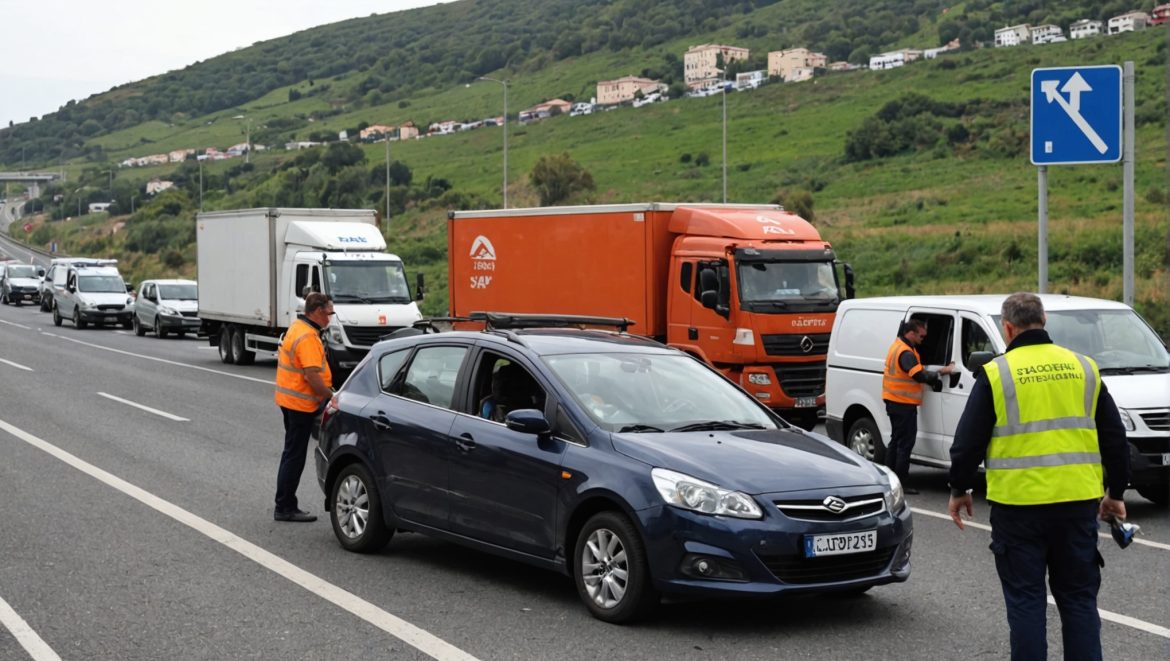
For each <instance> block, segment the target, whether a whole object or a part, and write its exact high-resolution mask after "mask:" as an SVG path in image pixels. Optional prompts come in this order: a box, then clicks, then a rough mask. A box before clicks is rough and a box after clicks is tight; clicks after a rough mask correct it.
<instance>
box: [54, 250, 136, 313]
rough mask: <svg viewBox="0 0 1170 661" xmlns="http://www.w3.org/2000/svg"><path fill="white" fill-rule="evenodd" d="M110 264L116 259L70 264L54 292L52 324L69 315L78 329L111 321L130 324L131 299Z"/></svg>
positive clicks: (115, 269)
mask: <svg viewBox="0 0 1170 661" xmlns="http://www.w3.org/2000/svg"><path fill="white" fill-rule="evenodd" d="M114 264H117V260H112V259H108V260H99V261H98V262H96V263H94V262H83V263H79V264H70V265H69V269H68V270H67V271H66V272H65V274H64V276H65V285H64V288H63V289H62V290H61V291H59V292H57V293H56V294H55V295H54V298H55V300H54V303H53V324H54V325H56V326H60V325H61V322H62V321H64V320H65V319H69V320H71V321H72V322H73V325H74V326H76V327H77V328H79V329H81V328H85V327H87V326H89V325H90V324H94V325H99V326H100V325H102V324H114V323H117V324H121V325H122V328H126V329H130V328H132V327H133V326H132V320H131V315H132V314H133V307H132V305H133V303H134V299H132V298H130V296H129V293H128V292H127V288H126V283H125V282H124V281H123V280H122V274H121V273H119V272H118V267H116V266H114Z"/></svg>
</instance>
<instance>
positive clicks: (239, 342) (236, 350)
mask: <svg viewBox="0 0 1170 661" xmlns="http://www.w3.org/2000/svg"><path fill="white" fill-rule="evenodd" d="M232 354H234V355H235V357H236V364H237V365H251V364H252V363H254V362H256V352H255V351H248V349H247V348H246V347H245V346H244V329H243V328H236V329H234V330H233V331H232Z"/></svg>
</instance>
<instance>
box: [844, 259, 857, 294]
mask: <svg viewBox="0 0 1170 661" xmlns="http://www.w3.org/2000/svg"><path fill="white" fill-rule="evenodd" d="M856 296H857V290H856V289H855V288H854V286H853V267H852V266H850V265H849V264H848V263H846V264H845V298H854V297H856Z"/></svg>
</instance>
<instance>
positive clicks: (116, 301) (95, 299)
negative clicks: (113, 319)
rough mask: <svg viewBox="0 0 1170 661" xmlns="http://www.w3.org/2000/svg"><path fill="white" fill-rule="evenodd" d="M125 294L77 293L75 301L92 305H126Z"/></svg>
mask: <svg viewBox="0 0 1170 661" xmlns="http://www.w3.org/2000/svg"><path fill="white" fill-rule="evenodd" d="M127 298H129V296H127V295H126V294H119V293H116V292H96V291H95V292H84V291H83V292H77V300H79V301H84V302H86V303H91V304H93V305H126V299H127Z"/></svg>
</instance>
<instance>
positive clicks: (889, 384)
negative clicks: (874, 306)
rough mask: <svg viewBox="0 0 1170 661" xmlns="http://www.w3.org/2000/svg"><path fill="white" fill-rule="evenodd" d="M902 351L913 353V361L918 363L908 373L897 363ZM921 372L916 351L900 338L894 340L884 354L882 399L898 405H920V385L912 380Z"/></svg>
mask: <svg viewBox="0 0 1170 661" xmlns="http://www.w3.org/2000/svg"><path fill="white" fill-rule="evenodd" d="M904 351H909V352H911V353H913V354H914V359H915V360H916V361H917V362H918V364H917V365H915V366H914V367H912V368H910V371H908V372H907V371H905V370H903V369H902V366H901V365H900V364H899V363H898V357H899V356H901V355H902V352H904ZM921 371H922V359H921V358H920V357H919V356H918V350H917V349H915V348H914V347H912V346H910V345H909V344H906V342H905V341H904V340H902V338H900V337H899V338H898V339H896V340H894V343H893V344H891V345H890V349H889V351H887V352H886V371H885V372H884V373H883V374H882V399H884V400H886V401H890V402H898V403H900V404H914V405H918V404H921V403H922V384H921V383H919V382H917V381H915V380H914V375H915V374H917V373H918V372H921Z"/></svg>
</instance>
